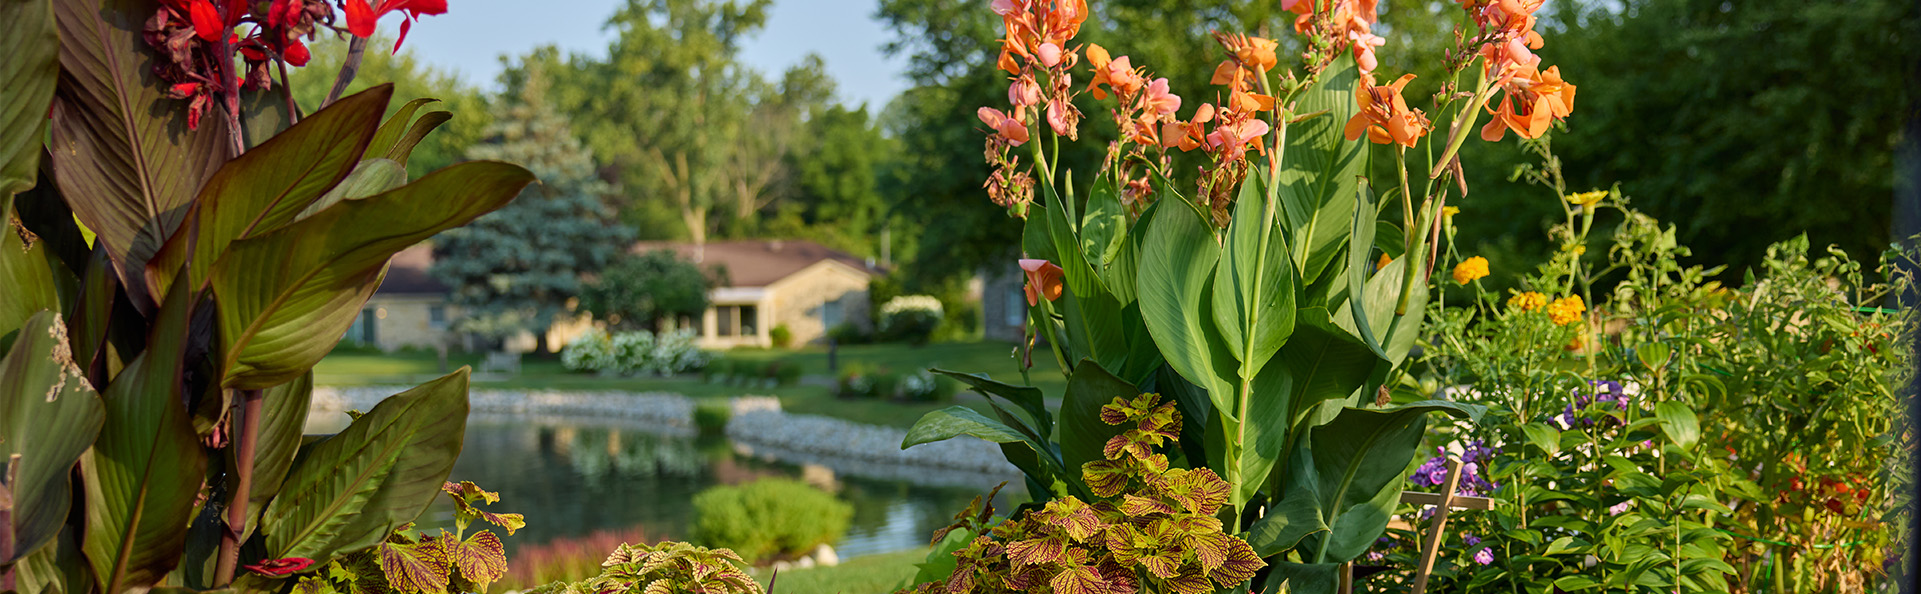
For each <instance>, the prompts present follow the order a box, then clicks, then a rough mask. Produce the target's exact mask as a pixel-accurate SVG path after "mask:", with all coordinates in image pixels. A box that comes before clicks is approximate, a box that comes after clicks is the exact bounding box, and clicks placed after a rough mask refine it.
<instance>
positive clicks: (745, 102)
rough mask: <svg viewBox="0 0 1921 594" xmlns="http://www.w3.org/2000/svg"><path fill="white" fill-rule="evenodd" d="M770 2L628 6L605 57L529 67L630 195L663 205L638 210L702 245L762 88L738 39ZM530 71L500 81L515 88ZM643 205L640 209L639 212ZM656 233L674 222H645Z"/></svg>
mask: <svg viewBox="0 0 1921 594" xmlns="http://www.w3.org/2000/svg"><path fill="white" fill-rule="evenodd" d="M770 2H771V0H747V1H745V2H741V1H736V0H727V1H713V0H627V2H626V3H625V4H624V5H623V6H622V7H621V8H620V10H619V11H617V12H616V13H615V14H614V15H613V17H612V18H610V19H608V21H607V27H608V28H609V29H612V30H614V31H616V32H617V33H618V36H617V37H616V39H615V40H614V42H613V43H612V44H611V45H610V46H609V47H608V51H607V58H606V59H605V60H598V59H594V58H591V57H587V56H580V55H575V56H571V57H569V58H567V59H565V60H562V59H561V58H560V56H559V52H558V51H557V50H554V49H552V48H542V49H541V50H537V51H536V52H535V53H533V54H531V55H529V56H528V57H527V58H525V59H523V60H522V64H523V65H533V64H544V65H547V66H549V67H550V69H549V71H550V72H553V73H555V77H556V83H557V84H556V85H555V87H554V88H555V91H556V93H555V100H556V103H557V106H558V107H559V109H560V110H561V111H562V112H564V113H567V114H568V115H570V116H572V117H573V118H574V119H575V120H576V121H583V122H586V121H591V122H594V125H592V126H588V127H585V128H583V130H582V135H581V136H582V138H583V139H584V140H585V141H586V143H587V145H588V146H590V147H592V148H593V149H594V150H595V151H596V152H597V153H599V154H601V155H604V156H605V157H606V158H607V159H608V164H609V166H610V167H609V168H610V170H611V171H610V173H611V174H612V177H613V178H614V179H615V180H617V181H618V182H619V183H620V185H621V186H622V188H623V191H625V192H627V193H628V194H629V195H638V196H642V197H643V198H641V199H640V200H641V202H643V203H645V202H647V201H649V200H654V201H661V202H665V206H666V208H658V207H657V206H655V205H649V204H637V205H627V206H629V207H630V210H631V211H635V212H638V213H640V214H643V215H645V214H651V213H657V212H661V211H663V210H665V211H670V212H672V213H673V214H674V215H675V216H676V217H677V218H678V219H679V222H680V224H681V226H682V227H683V228H684V230H685V237H688V238H690V239H692V240H693V241H694V242H696V243H703V242H705V241H706V239H707V234H708V231H709V220H708V216H709V213H710V212H711V211H713V210H714V209H715V208H718V207H723V206H725V205H726V202H725V200H726V198H724V197H728V196H735V195H736V194H735V193H734V192H729V188H728V185H727V182H728V179H727V178H726V177H725V173H726V171H727V169H728V168H729V167H730V165H731V163H730V162H731V160H732V158H733V156H732V149H733V147H732V146H731V144H732V141H733V139H735V138H737V136H736V135H737V134H740V133H741V131H742V130H743V129H746V128H747V127H748V126H749V125H750V124H749V121H748V120H749V117H748V114H749V112H750V110H751V109H752V106H753V101H752V99H753V97H752V95H751V93H752V91H753V89H754V87H755V85H756V84H758V81H757V80H756V77H755V76H754V75H753V73H752V71H750V70H748V69H747V68H745V67H743V66H741V65H740V64H739V63H738V61H737V60H736V54H737V53H738V52H739V45H740V39H741V37H742V36H744V35H747V34H748V33H751V32H753V31H755V30H757V29H759V28H760V27H761V25H762V24H764V23H765V22H766V19H767V6H768V4H769V3H770ZM524 78H525V75H524V73H521V72H517V71H513V70H510V71H509V72H508V73H507V74H506V75H504V76H503V82H505V83H507V86H508V87H509V90H511V89H513V88H514V87H515V86H516V85H518V84H521V81H522V79H524ZM636 207H637V208H636ZM642 219H643V220H642V221H641V222H642V223H643V229H644V230H645V231H646V234H647V235H649V236H661V235H664V234H663V233H661V232H660V230H659V229H653V228H651V227H654V226H658V225H661V224H663V223H667V222H666V221H659V220H654V219H652V218H651V217H642Z"/></svg>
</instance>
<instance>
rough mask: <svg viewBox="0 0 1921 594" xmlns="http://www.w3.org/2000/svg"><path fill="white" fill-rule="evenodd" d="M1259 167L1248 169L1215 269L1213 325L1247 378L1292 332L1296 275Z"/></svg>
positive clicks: (1296, 288) (1296, 298)
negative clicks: (1271, 209) (1268, 203)
mask: <svg viewBox="0 0 1921 594" xmlns="http://www.w3.org/2000/svg"><path fill="white" fill-rule="evenodd" d="M1264 175H1265V172H1264V171H1261V170H1259V168H1258V167H1257V168H1256V171H1255V172H1254V173H1252V174H1250V175H1248V177H1247V180H1246V181H1244V182H1242V183H1241V195H1240V198H1239V200H1238V201H1237V202H1236V204H1235V207H1234V218H1233V220H1232V222H1230V223H1229V225H1228V228H1227V237H1226V245H1225V246H1224V249H1222V251H1221V264H1220V266H1219V267H1218V268H1216V269H1215V271H1214V325H1215V327H1216V328H1219V329H1220V332H1221V338H1222V339H1223V340H1224V341H1225V342H1226V343H1227V347H1228V352H1229V353H1230V354H1232V355H1233V356H1234V358H1235V359H1236V360H1238V361H1240V366H1239V370H1240V372H1239V379H1241V380H1243V381H1251V380H1252V379H1253V378H1254V376H1256V375H1258V374H1259V373H1260V371H1261V368H1263V367H1265V366H1266V365H1267V361H1268V360H1269V359H1271V358H1273V356H1274V353H1275V352H1278V351H1280V350H1281V345H1283V344H1286V343H1287V338H1288V335H1290V334H1292V333H1293V332H1294V304H1295V303H1296V302H1298V301H1299V298H1298V297H1297V295H1298V293H1299V292H1300V279H1299V277H1298V276H1297V275H1296V273H1295V272H1294V265H1293V263H1292V262H1290V261H1289V260H1288V253H1287V241H1286V239H1285V238H1283V237H1282V234H1281V230H1280V229H1279V228H1278V226H1277V225H1275V224H1274V223H1273V221H1274V220H1275V219H1274V217H1273V216H1271V215H1272V213H1268V212H1266V211H1267V209H1268V205H1267V204H1266V203H1265V196H1266V193H1265V190H1264V187H1265V185H1266V184H1263V183H1260V181H1261V179H1260V178H1262V177H1263V176H1264Z"/></svg>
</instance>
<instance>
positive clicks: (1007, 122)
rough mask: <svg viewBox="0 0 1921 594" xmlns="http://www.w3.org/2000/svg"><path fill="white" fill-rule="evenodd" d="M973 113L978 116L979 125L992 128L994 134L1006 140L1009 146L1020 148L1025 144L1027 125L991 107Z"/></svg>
mask: <svg viewBox="0 0 1921 594" xmlns="http://www.w3.org/2000/svg"><path fill="white" fill-rule="evenodd" d="M975 113H976V114H977V115H979V116H980V119H981V123H984V124H987V127H989V128H993V129H994V132H995V133H996V134H999V135H1000V137H1001V138H1003V139H1006V140H1007V143H1008V144H1009V145H1012V146H1020V145H1021V144H1022V143H1025V142H1027V139H1028V135H1027V125H1026V124H1023V123H1021V122H1020V120H1016V119H1014V118H1013V116H1009V115H1007V114H1005V113H1002V112H1001V110H998V109H994V108H992V107H982V108H980V110H978V111H977V112H975Z"/></svg>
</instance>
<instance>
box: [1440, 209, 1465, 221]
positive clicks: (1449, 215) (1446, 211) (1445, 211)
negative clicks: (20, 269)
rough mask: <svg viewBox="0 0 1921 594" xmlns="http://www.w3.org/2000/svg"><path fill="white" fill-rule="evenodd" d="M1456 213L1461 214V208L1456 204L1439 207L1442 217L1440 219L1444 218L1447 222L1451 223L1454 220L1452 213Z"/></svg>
mask: <svg viewBox="0 0 1921 594" xmlns="http://www.w3.org/2000/svg"><path fill="white" fill-rule="evenodd" d="M1457 214H1461V208H1460V207H1458V206H1443V207H1441V219H1442V220H1445V221H1447V222H1449V223H1452V222H1454V215H1457Z"/></svg>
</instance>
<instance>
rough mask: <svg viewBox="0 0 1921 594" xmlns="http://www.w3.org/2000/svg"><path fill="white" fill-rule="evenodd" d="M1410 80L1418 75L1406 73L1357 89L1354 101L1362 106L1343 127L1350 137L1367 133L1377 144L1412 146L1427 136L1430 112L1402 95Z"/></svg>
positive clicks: (1369, 139)
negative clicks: (1409, 101)
mask: <svg viewBox="0 0 1921 594" xmlns="http://www.w3.org/2000/svg"><path fill="white" fill-rule="evenodd" d="M1410 80H1414V75H1412V74H1406V75H1402V76H1401V78H1400V79H1398V80H1395V81H1394V82H1393V83H1391V84H1387V85H1382V86H1377V87H1361V88H1356V89H1354V100H1355V102H1357V103H1359V104H1360V106H1361V109H1360V111H1359V112H1357V113H1355V114H1354V117H1352V118H1349V119H1348V120H1347V127H1346V128H1345V129H1344V130H1343V132H1344V134H1345V136H1346V137H1347V139H1348V140H1356V139H1359V138H1360V137H1361V134H1363V133H1365V134H1367V139H1368V141H1369V142H1373V143H1375V144H1400V145H1401V146H1407V147H1412V146H1414V142H1415V141H1416V140H1418V139H1420V137H1421V136H1424V135H1426V134H1427V115H1426V114H1423V113H1421V110H1418V109H1410V108H1408V106H1407V100H1406V99H1403V98H1402V97H1401V89H1402V88H1403V87H1406V86H1407V81H1410Z"/></svg>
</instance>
